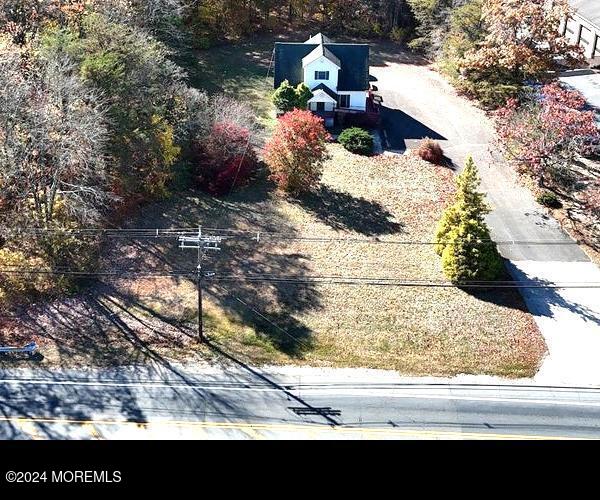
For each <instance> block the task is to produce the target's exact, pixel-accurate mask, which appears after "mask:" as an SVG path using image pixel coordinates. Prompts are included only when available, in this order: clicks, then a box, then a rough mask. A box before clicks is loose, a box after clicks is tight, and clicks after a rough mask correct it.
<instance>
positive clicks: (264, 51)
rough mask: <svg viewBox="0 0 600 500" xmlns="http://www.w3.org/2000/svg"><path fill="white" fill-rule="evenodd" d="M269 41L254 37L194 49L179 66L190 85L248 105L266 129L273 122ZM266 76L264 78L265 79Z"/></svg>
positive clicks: (269, 38) (268, 39)
mask: <svg viewBox="0 0 600 500" xmlns="http://www.w3.org/2000/svg"><path fill="white" fill-rule="evenodd" d="M272 55H273V39H272V38H271V37H265V38H257V39H256V40H253V41H249V42H240V43H239V44H236V45H232V44H229V45H222V46H216V47H212V48H210V49H206V50H196V51H194V52H193V53H190V54H188V55H187V57H186V58H185V60H184V61H182V64H183V65H184V66H185V68H186V70H187V71H188V74H189V82H190V84H191V85H192V86H194V87H197V88H201V89H204V90H206V91H207V92H208V93H211V94H212V93H224V94H226V95H228V96H230V97H234V98H236V99H239V100H242V101H246V102H248V103H250V104H251V105H252V106H253V107H254V109H255V110H256V112H257V116H258V119H259V123H260V124H261V125H263V127H265V128H266V129H267V130H268V129H269V128H271V127H272V126H273V125H274V123H275V107H274V106H273V105H272V103H271V100H270V95H271V93H272V92H273V67H271V68H270V71H269V67H270V65H271V58H272ZM267 73H269V74H268V76H267Z"/></svg>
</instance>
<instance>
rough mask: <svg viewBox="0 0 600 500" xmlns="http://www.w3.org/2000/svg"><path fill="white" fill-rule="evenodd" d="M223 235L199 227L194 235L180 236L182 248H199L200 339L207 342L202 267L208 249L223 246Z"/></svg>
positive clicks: (214, 249)
mask: <svg viewBox="0 0 600 500" xmlns="http://www.w3.org/2000/svg"><path fill="white" fill-rule="evenodd" d="M222 239H223V238H222V237H221V236H206V235H203V234H202V228H201V227H199V228H198V234H197V235H194V236H180V237H179V243H180V245H179V246H180V248H193V249H196V250H198V266H197V267H196V288H197V290H198V341H199V342H201V343H205V342H206V340H207V339H206V335H204V328H203V321H202V282H203V278H204V272H203V269H202V260H203V259H204V254H205V252H206V251H207V250H213V251H219V250H221V247H219V244H220V243H221V241H222Z"/></svg>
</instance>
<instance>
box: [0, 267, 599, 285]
mask: <svg viewBox="0 0 600 500" xmlns="http://www.w3.org/2000/svg"><path fill="white" fill-rule="evenodd" d="M1 274H13V275H30V274H33V275H37V274H41V275H58V276H79V277H111V276H115V277H138V278H153V277H155V278H161V277H193V276H195V275H196V274H197V270H196V269H193V270H192V269H190V270H173V271H156V272H152V271H133V270H112V271H73V270H60V269H57V270H40V269H34V268H16V266H15V268H12V269H6V268H0V275H1ZM205 278H206V279H207V281H209V282H248V283H283V284H290V285H294V284H297V285H303V284H316V285H348V286H350V285H358V286H389V287H415V288H420V287H423V288H545V289H557V288H561V289H563V288H580V289H596V288H600V282H555V283H550V282H549V283H545V282H539V281H537V282H536V281H535V280H531V281H518V280H513V281H500V280H487V281H486V280H480V281H459V282H450V281H446V280H436V279H418V278H416V279H415V278H405V277H365V276H340V275H334V276H324V275H312V276H311V275H307V276H302V275H290V276H277V275H241V274H233V275H216V274H214V273H209V275H207V276H205Z"/></svg>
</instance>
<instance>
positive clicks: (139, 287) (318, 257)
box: [2, 144, 545, 377]
mask: <svg viewBox="0 0 600 500" xmlns="http://www.w3.org/2000/svg"><path fill="white" fill-rule="evenodd" d="M330 150H331V153H332V158H331V159H330V160H329V161H328V162H327V164H326V166H325V172H324V176H323V180H322V185H321V187H320V189H318V190H317V191H316V192H315V193H313V194H311V195H309V196H305V197H303V198H301V199H297V200H293V199H288V198H285V197H281V196H279V195H277V194H276V193H275V191H274V189H273V186H272V185H271V184H270V183H269V182H268V181H267V180H266V179H258V180H257V181H255V182H254V183H253V184H251V185H250V186H248V187H247V188H245V189H242V190H240V191H238V192H237V193H235V194H234V195H233V196H231V197H230V198H227V199H225V200H218V199H214V198H210V197H208V196H205V195H203V194H199V193H188V194H187V195H186V196H185V197H181V196H178V197H176V198H174V199H172V200H170V201H167V202H163V203H159V204H154V205H149V206H147V207H145V208H144V209H143V210H142V212H141V214H140V216H139V218H138V219H137V220H135V221H131V223H130V226H131V227H149V228H155V227H195V226H197V225H199V224H202V225H203V226H210V227H219V228H228V229H238V230H248V231H262V232H263V234H262V236H261V238H260V241H259V242H256V241H254V240H252V239H250V238H248V237H247V236H246V237H244V234H243V233H234V236H232V237H231V238H229V239H227V240H225V241H224V242H223V245H222V247H223V249H222V251H221V252H219V253H214V254H212V253H211V254H210V255H209V256H208V257H207V259H206V262H205V269H206V270H210V271H214V272H215V273H216V274H217V275H231V274H249V273H251V274H261V275H262V274H270V275H286V276H290V275H293V276H297V277H302V276H315V275H319V276H333V275H336V276H370V277H400V278H419V279H421V278H431V279H443V275H442V274H441V270H440V263H439V258H438V256H437V255H436V254H435V253H434V252H433V249H432V246H431V245H398V244H386V243H385V242H386V241H387V242H391V241H394V240H395V241H398V240H410V241H430V240H431V238H432V234H433V231H434V227H435V223H436V221H437V219H438V218H439V216H440V214H441V211H442V210H443V208H444V206H445V205H446V204H447V202H448V200H449V197H450V196H451V193H452V189H453V188H452V186H453V179H452V177H453V174H452V172H451V171H450V170H448V169H446V168H444V167H436V166H432V165H430V164H428V163H425V162H423V161H421V160H420V159H417V158H414V157H410V156H387V155H385V156H380V157H374V158H364V157H359V156H355V155H352V154H350V153H348V152H346V151H345V150H344V149H343V148H341V147H340V146H339V145H335V144H334V145H331V147H330ZM267 232H277V233H283V234H285V235H288V236H293V237H309V238H313V240H291V239H281V238H279V239H277V238H275V237H274V236H269V235H268V234H266V233H267ZM314 239H317V240H318V241H315V240H314ZM335 239H354V240H355V241H353V242H348V241H337V240H335ZM365 239H367V240H369V242H356V240H365ZM375 239H377V240H379V242H380V243H375ZM195 257H196V256H195V252H194V251H185V250H181V249H179V248H177V242H176V241H174V240H164V239H147V240H124V239H114V240H108V241H107V243H106V249H105V254H104V266H105V267H106V268H117V269H155V270H161V269H193V268H194V267H195ZM205 298H206V300H205V303H206V311H205V323H206V329H207V332H208V334H209V336H210V337H211V339H212V340H213V342H214V344H215V345H217V346H219V347H220V348H221V349H222V350H223V351H225V352H227V353H228V354H230V355H232V356H234V357H235V358H237V359H239V360H240V361H243V362H247V363H252V364H264V363H269V364H299V365H312V366H333V367H370V368H388V369H394V370H398V371H399V372H401V373H405V374H414V375H440V376H441V375H454V374H458V373H480V374H490V375H503V376H508V377H521V376H531V375H533V374H534V373H535V372H536V369H537V367H538V365H539V362H540V359H541V357H542V356H543V354H544V353H545V345H544V342H543V339H542V337H541V335H540V333H539V332H538V330H537V328H536V326H535V324H534V322H533V320H532V318H531V316H530V315H529V314H528V313H527V312H526V310H525V307H524V305H523V302H522V300H521V298H520V295H519V294H518V292H517V291H515V290H493V291H487V292H481V293H477V294H474V293H468V292H466V291H462V290H459V289H456V288H414V287H413V288H411V287H407V288H402V287H389V286H365V285H353V286H348V285H339V284H329V285H325V284H314V283H310V284H302V285H298V284H289V283H273V282H267V283H264V282H260V283H253V282H247V281H233V282H219V283H214V282H208V283H207V292H206V297H205ZM195 311H196V294H195V288H194V283H193V281H190V280H189V279H187V278H166V277H162V278H144V279H140V278H138V279H129V278H127V279H125V278H111V279H104V280H103V282H102V283H100V284H97V285H96V286H94V287H92V288H91V289H89V290H88V292H87V293H86V294H83V295H80V296H76V297H73V298H71V299H66V300H62V301H60V302H58V303H51V304H40V305H38V306H36V307H33V308H29V309H28V310H27V311H26V312H25V313H23V312H22V313H21V314H20V321H19V325H20V326H19V327H17V326H16V324H17V323H16V322H11V321H10V320H9V321H8V322H7V324H6V325H5V328H4V329H3V330H2V331H3V335H6V333H7V332H12V333H9V335H12V337H11V338H13V339H14V338H15V337H17V338H21V340H23V341H25V340H27V341H29V340H30V339H31V338H34V339H35V340H36V341H38V343H39V344H40V345H41V346H42V352H43V353H44V356H45V359H44V361H42V362H41V363H42V364H46V365H53V364H60V365H72V364H90V363H91V364H114V363H131V362H142V361H147V360H154V361H161V360H165V359H168V360H173V359H175V360H182V361H183V360H194V361H196V362H198V361H208V362H215V361H217V360H222V359H223V358H222V356H221V355H219V354H217V353H216V352H215V351H213V350H211V349H208V348H206V347H201V346H199V345H198V344H197V343H196V342H195V341H194V339H193V336H194V335H195V325H194V320H195ZM265 318H266V319H265ZM274 325H275V326H274Z"/></svg>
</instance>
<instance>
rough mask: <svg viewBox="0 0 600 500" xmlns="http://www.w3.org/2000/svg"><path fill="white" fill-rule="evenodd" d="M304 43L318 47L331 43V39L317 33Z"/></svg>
mask: <svg viewBox="0 0 600 500" xmlns="http://www.w3.org/2000/svg"><path fill="white" fill-rule="evenodd" d="M304 43H311V44H313V43H316V44H318V45H321V44H324V43H333V40H332V39H331V38H328V37H326V36H325V35H324V34H323V33H317V34H316V35H315V36H311V37H310V38H309V39H308V40H306V42H304Z"/></svg>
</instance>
